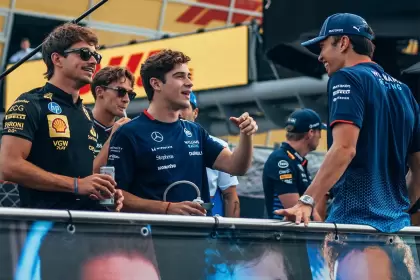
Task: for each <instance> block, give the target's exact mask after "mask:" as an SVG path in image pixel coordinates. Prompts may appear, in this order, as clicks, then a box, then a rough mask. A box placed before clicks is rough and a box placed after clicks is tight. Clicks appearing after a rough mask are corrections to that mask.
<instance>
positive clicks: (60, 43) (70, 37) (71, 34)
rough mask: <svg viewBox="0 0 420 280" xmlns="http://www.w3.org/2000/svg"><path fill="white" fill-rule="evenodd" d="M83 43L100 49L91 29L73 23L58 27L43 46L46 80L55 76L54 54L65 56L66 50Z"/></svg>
mask: <svg viewBox="0 0 420 280" xmlns="http://www.w3.org/2000/svg"><path fill="white" fill-rule="evenodd" d="M82 41H85V42H86V43H88V44H90V45H94V46H95V48H98V37H97V36H96V35H95V33H93V31H92V30H91V29H90V28H88V27H83V26H80V25H77V24H73V23H66V24H63V25H60V26H58V27H56V28H55V29H54V30H53V31H52V32H51V33H50V34H49V35H48V36H47V38H45V40H44V43H43V44H42V59H43V60H44V62H45V64H46V65H47V72H45V73H44V76H45V78H47V79H48V80H49V79H51V77H52V76H53V75H54V64H53V62H52V59H51V55H52V54H53V53H59V54H63V52H64V51H65V50H66V49H68V48H70V47H71V46H72V45H74V44H76V43H78V42H82Z"/></svg>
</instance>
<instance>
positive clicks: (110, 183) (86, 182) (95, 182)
mask: <svg viewBox="0 0 420 280" xmlns="http://www.w3.org/2000/svg"><path fill="white" fill-rule="evenodd" d="M116 185H117V183H115V181H114V179H112V177H111V176H110V175H108V174H93V175H90V176H88V177H85V178H83V179H79V186H78V187H79V190H78V193H79V194H81V195H89V196H90V195H92V194H93V195H95V196H96V197H97V198H98V199H100V200H102V199H108V198H110V197H111V196H112V195H115V186H116Z"/></svg>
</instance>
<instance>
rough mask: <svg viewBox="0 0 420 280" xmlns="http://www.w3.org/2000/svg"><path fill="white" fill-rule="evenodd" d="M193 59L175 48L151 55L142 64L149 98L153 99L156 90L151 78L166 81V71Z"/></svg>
mask: <svg viewBox="0 0 420 280" xmlns="http://www.w3.org/2000/svg"><path fill="white" fill-rule="evenodd" d="M190 60H191V59H190V58H189V57H188V56H186V55H185V54H184V53H182V52H179V51H173V50H162V51H160V52H159V53H157V54H155V55H152V56H150V57H149V58H148V59H147V60H146V61H145V62H144V63H143V64H142V65H141V69H140V75H141V79H142V82H143V86H144V90H145V91H146V95H147V99H148V100H149V101H151V100H152V99H153V95H154V90H153V87H152V85H151V84H150V79H151V78H156V79H159V80H161V81H162V82H163V83H165V82H166V81H165V75H166V73H168V72H170V71H172V70H173V69H174V68H175V66H176V65H177V64H184V63H188V62H189V61H190Z"/></svg>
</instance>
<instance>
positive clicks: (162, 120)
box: [108, 50, 258, 215]
mask: <svg viewBox="0 0 420 280" xmlns="http://www.w3.org/2000/svg"><path fill="white" fill-rule="evenodd" d="M189 61H190V58H189V57H188V56H186V55H185V54H183V53H182V52H179V51H172V50H163V51H161V52H159V53H157V54H155V55H153V56H151V57H149V58H148V59H147V60H146V61H145V63H144V64H143V65H142V67H141V71H140V74H141V77H142V80H143V85H144V89H145V91H146V94H147V98H148V100H149V102H150V105H149V108H148V109H147V110H144V112H143V114H141V115H140V116H138V117H136V118H134V119H133V120H131V121H130V122H129V123H127V124H125V125H123V126H122V127H121V128H120V129H118V131H116V132H115V133H114V135H113V138H112V140H111V144H110V150H109V157H108V165H112V166H114V167H115V180H116V182H117V184H118V186H119V187H120V188H122V189H123V190H124V196H125V198H126V199H125V202H124V204H125V205H124V210H126V211H130V212H147V213H156V214H175V215H205V214H206V210H205V209H204V208H203V207H202V206H201V205H200V204H198V203H194V202H192V200H194V199H195V198H197V191H196V189H195V188H194V187H193V186H192V185H191V183H193V184H195V185H196V186H197V187H198V189H199V191H200V193H201V199H202V201H204V202H205V203H209V202H210V192H209V186H208V182H207V175H206V167H209V168H212V169H216V170H220V171H223V172H226V173H228V174H231V175H243V174H244V173H245V172H246V171H247V170H248V168H249V166H250V165H251V161H252V150H253V148H252V138H253V134H254V133H255V132H256V131H257V128H258V127H257V124H256V123H255V121H254V120H253V118H252V117H250V116H249V114H248V113H244V114H242V115H241V116H240V117H238V118H236V117H231V118H230V120H231V121H232V122H233V123H234V124H236V125H237V126H238V127H239V129H240V141H239V145H238V146H237V148H236V149H235V151H234V152H231V151H229V150H228V149H224V148H223V146H222V145H221V144H219V143H218V142H216V141H214V140H212V139H211V137H210V136H209V134H208V133H207V132H206V131H205V130H204V129H203V128H202V127H201V126H200V125H199V124H197V123H194V122H190V121H186V120H182V119H180V118H179V116H180V112H181V110H182V109H185V108H188V107H189V106H190V94H191V91H192V87H193V83H192V80H191V73H190V71H189V68H188V65H187V64H188V62H189ZM180 181H183V182H180ZM185 181H188V183H185ZM177 183H179V184H177ZM172 184H175V185H174V187H173V188H172V187H171V189H168V187H169V186H170V185H172ZM208 208H209V207H208ZM208 213H210V212H208Z"/></svg>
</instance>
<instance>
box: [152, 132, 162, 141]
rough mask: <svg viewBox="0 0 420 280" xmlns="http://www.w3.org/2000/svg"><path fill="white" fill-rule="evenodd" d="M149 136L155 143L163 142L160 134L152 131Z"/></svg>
mask: <svg viewBox="0 0 420 280" xmlns="http://www.w3.org/2000/svg"><path fill="white" fill-rule="evenodd" d="M151 136H152V139H153V140H154V141H156V142H162V141H163V135H162V134H161V133H160V132H157V131H153V132H152V135H151Z"/></svg>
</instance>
